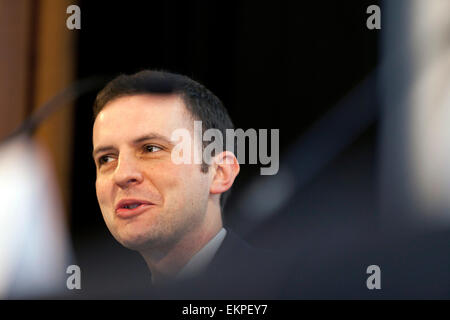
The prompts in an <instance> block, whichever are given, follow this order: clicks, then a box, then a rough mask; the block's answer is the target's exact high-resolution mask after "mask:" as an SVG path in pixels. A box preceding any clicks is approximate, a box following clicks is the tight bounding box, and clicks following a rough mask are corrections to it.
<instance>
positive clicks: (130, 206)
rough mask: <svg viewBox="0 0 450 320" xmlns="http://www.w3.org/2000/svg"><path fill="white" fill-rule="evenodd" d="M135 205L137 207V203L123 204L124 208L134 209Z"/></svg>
mask: <svg viewBox="0 0 450 320" xmlns="http://www.w3.org/2000/svg"><path fill="white" fill-rule="evenodd" d="M137 207H139V204H136V203H135V204H129V205H126V206H125V208H126V209H134V208H137Z"/></svg>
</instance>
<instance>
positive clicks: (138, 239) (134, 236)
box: [116, 230, 160, 251]
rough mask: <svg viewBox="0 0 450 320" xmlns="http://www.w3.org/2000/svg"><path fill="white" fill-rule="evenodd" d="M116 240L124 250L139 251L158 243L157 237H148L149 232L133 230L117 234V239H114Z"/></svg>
mask: <svg viewBox="0 0 450 320" xmlns="http://www.w3.org/2000/svg"><path fill="white" fill-rule="evenodd" d="M116 240H117V241H119V242H120V243H121V244H122V245H123V246H124V247H125V248H128V249H131V250H136V251H140V250H143V249H145V248H149V247H153V246H155V245H157V244H158V243H159V242H160V239H158V237H155V236H154V235H149V232H148V231H147V232H138V231H136V230H134V232H130V231H129V230H128V232H124V233H122V234H121V233H120V232H119V237H116Z"/></svg>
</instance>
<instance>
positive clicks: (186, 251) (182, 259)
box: [140, 207, 222, 284]
mask: <svg viewBox="0 0 450 320" xmlns="http://www.w3.org/2000/svg"><path fill="white" fill-rule="evenodd" d="M208 209H210V210H207V213H206V215H205V219H204V220H203V221H202V223H201V224H200V225H199V226H198V227H196V228H194V229H193V230H190V231H189V232H186V233H185V234H184V235H183V236H182V237H181V238H180V239H178V240H177V241H176V242H174V243H172V244H171V245H168V246H167V247H165V248H158V249H155V248H152V249H150V250H143V251H140V254H141V255H142V257H143V258H144V260H145V262H146V263H147V266H148V268H149V269H150V272H151V274H152V282H153V283H154V284H158V283H164V282H167V281H169V280H171V279H174V278H175V276H176V275H177V274H178V272H179V271H180V270H181V269H182V268H183V267H184V266H185V265H186V264H187V263H188V262H189V260H190V259H191V258H192V257H193V256H194V255H195V254H196V253H197V252H198V251H199V250H200V249H202V248H203V247H204V246H205V245H206V244H207V243H208V242H209V241H210V240H211V239H212V238H214V236H215V235H217V233H218V232H219V231H220V230H221V229H222V219H221V215H220V208H209V207H208ZM216 211H218V212H216Z"/></svg>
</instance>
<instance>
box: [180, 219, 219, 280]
mask: <svg viewBox="0 0 450 320" xmlns="http://www.w3.org/2000/svg"><path fill="white" fill-rule="evenodd" d="M226 235H227V230H225V228H222V229H221V230H220V231H219V232H218V233H217V234H216V235H215V236H214V237H213V238H212V239H211V240H210V241H209V242H208V243H207V244H206V245H205V246H204V247H203V248H201V249H200V251H198V252H197V253H196V254H195V255H194V256H193V257H192V258H191V259H190V260H189V262H188V263H187V264H186V265H185V266H184V267H183V268H182V269H181V270H180V272H179V273H178V274H177V276H176V279H186V278H189V277H193V276H195V275H197V274H199V273H200V272H201V271H203V270H204V269H206V267H207V266H208V265H209V264H210V263H211V261H212V259H213V258H214V256H215V254H216V252H217V250H219V247H220V245H221V244H222V242H223V240H224V239H225V236H226Z"/></svg>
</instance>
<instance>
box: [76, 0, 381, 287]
mask: <svg viewBox="0 0 450 320" xmlns="http://www.w3.org/2000/svg"><path fill="white" fill-rule="evenodd" d="M371 4H378V1H373V0H371V1H344V2H337V1H327V2H322V1H320V2H316V1H304V2H294V1H289V2H288V1H277V2H274V1H272V2H254V1H239V2H237V1H236V2H234V1H226V2H225V1H217V2H216V1H183V2H182V1H129V2H126V3H123V2H112V1H108V2H106V1H80V4H79V5H80V7H81V8H82V28H81V30H79V31H78V50H77V57H76V58H77V78H85V77H89V76H91V75H108V76H115V75H118V74H120V73H134V72H137V71H139V70H142V69H147V68H150V69H163V70H168V71H172V72H177V73H182V74H186V75H188V76H190V77H192V78H193V79H195V80H197V81H199V82H201V83H203V84H204V85H205V86H206V87H208V88H209V89H210V90H211V91H213V92H214V93H215V94H216V95H217V96H218V97H219V98H220V99H221V100H222V101H223V102H224V104H225V106H226V107H227V109H228V110H229V113H230V115H231V117H232V119H233V121H234V124H235V126H236V127H237V128H243V129H244V130H246V129H248V128H255V129H260V128H267V129H272V128H274V129H279V130H280V154H281V159H280V170H281V168H283V155H284V154H286V153H288V152H289V150H291V149H292V146H293V145H294V143H295V142H296V141H297V140H298V139H299V138H300V137H302V135H303V134H304V133H305V132H307V130H308V129H309V128H310V127H311V126H312V125H313V124H314V123H315V122H317V121H319V120H320V119H321V118H322V117H323V116H324V115H325V114H326V113H327V112H329V110H330V109H332V108H333V107H334V106H335V105H336V104H337V103H338V102H339V101H340V100H341V99H343V98H344V97H345V96H346V95H347V94H348V93H349V92H351V91H352V90H353V89H355V87H357V86H358V84H360V83H361V82H362V81H363V80H364V79H365V78H366V77H368V76H369V75H370V74H373V73H374V70H375V68H376V66H377V62H378V40H379V39H378V37H379V31H377V30H369V29H367V27H366V20H367V18H368V16H369V15H368V14H367V13H366V8H367V7H368V6H369V5H371ZM94 99H95V94H94V93H92V94H88V95H85V96H84V97H82V98H80V99H78V101H77V103H76V107H75V126H74V148H73V170H72V179H71V181H72V188H71V190H72V194H71V207H70V209H71V216H70V217H71V218H70V230H71V234H72V238H73V245H74V250H75V257H76V259H77V263H78V264H79V265H80V266H81V268H82V270H85V271H84V274H86V275H87V276H88V275H89V274H90V275H92V277H94V276H93V275H95V277H96V281H97V283H102V286H105V285H106V286H107V284H106V283H107V280H106V279H108V278H109V279H111V274H110V273H111V272H112V273H114V272H117V273H118V274H119V272H121V271H120V270H125V269H127V268H130V266H132V268H133V270H135V271H134V272H133V274H135V275H136V276H135V279H136V282H139V279H140V278H142V275H143V274H144V273H145V272H147V271H146V266H145V265H144V261H143V260H142V259H141V257H140V256H139V255H138V254H137V253H134V252H130V251H129V250H127V249H124V248H122V247H121V246H120V245H119V244H117V243H116V241H115V240H114V239H113V238H112V236H111V235H110V233H109V231H108V230H107V228H106V226H105V224H104V222H103V218H102V216H101V213H100V210H99V207H98V204H97V200H96V196H95V166H94V162H93V160H92V157H91V151H92V140H91V131H92V123H93V120H92V104H93V101H94ZM358 103H360V104H361V108H364V104H365V101H364V100H362V101H359V102H358ZM342 120H343V121H345V120H346V119H342ZM356 121H357V119H356ZM376 136H377V125H376V122H375V121H373V122H370V125H369V126H368V127H367V128H365V129H364V130H363V131H362V132H361V134H360V135H357V136H355V137H354V140H355V141H354V142H353V143H351V144H350V145H349V146H346V147H345V148H344V149H343V150H344V151H345V152H344V153H342V154H341V155H340V156H338V157H337V158H335V159H333V160H334V161H333V162H330V163H329V164H327V165H326V166H324V168H323V170H321V171H320V173H319V174H317V175H315V176H314V179H313V180H312V181H309V182H308V184H306V185H305V186H302V188H301V189H299V190H297V191H296V193H295V195H296V196H295V198H296V199H297V202H296V204H297V205H294V207H292V204H291V205H290V206H289V204H286V206H287V209H286V210H284V209H283V208H282V210H280V211H281V213H280V214H277V215H276V216H274V217H273V218H271V219H269V220H268V221H269V222H266V223H261V224H260V226H259V228H258V229H257V230H252V232H247V231H246V230H247V229H245V226H251V225H252V224H254V222H252V221H246V220H245V218H243V219H239V216H237V215H238V213H237V210H232V209H230V208H231V207H233V205H234V204H235V203H236V201H238V200H239V194H241V193H242V192H243V190H244V189H245V188H247V187H248V185H249V184H250V182H251V181H252V179H253V178H254V177H255V176H258V175H259V170H260V165H248V164H247V165H242V166H241V172H240V174H239V177H238V179H237V181H236V183H235V185H234V186H233V192H232V195H231V196H230V199H229V202H228V206H227V210H226V221H227V222H228V226H229V227H231V228H232V229H235V230H237V231H238V233H239V234H240V235H241V236H242V237H244V238H246V239H247V240H249V241H250V242H252V243H254V244H257V245H260V246H265V247H273V245H274V243H271V241H270V240H268V239H270V237H268V238H265V237H261V236H255V235H260V234H261V232H263V233H265V234H267V235H270V234H271V231H272V233H273V232H275V233H276V232H279V231H280V230H284V231H282V232H281V235H283V237H287V238H289V236H292V234H296V233H299V232H302V230H303V229H305V230H306V229H308V228H309V227H310V224H311V223H312V224H314V222H313V221H316V222H318V221H321V219H324V218H325V219H328V218H336V217H338V216H339V217H341V218H340V219H347V218H349V219H351V217H353V216H358V215H360V216H361V215H362V216H364V218H367V217H369V218H370V217H373V218H375V216H376V212H375V211H374V210H373V209H374V199H375V183H376V181H375V174H374V172H375V166H376V158H375V156H376V155H375V148H376ZM331 143H332V142H331ZM267 179H270V178H267ZM355 192H356V193H357V196H356V198H358V200H359V201H360V202H361V203H363V204H364V206H363V208H362V211H361V207H360V206H357V205H355V204H354V203H353V204H351V205H350V206H347V207H348V209H351V210H346V209H345V203H348V201H351V199H355ZM299 197H300V198H299ZM265 200H266V201H270V199H265ZM299 203H301V204H302V205H301V206H303V207H301V206H300V207H299V205H298V204H299ZM326 204H327V205H326ZM343 204H344V207H343V208H342V205H343ZM324 205H325V206H324ZM336 205H341V208H340V209H339V210H338V212H336V210H333V207H334V209H335V206H336ZM286 216H288V217H289V216H290V217H292V216H295V217H300V218H301V219H302V223H300V224H295V225H292V224H291V221H292V220H289V219H286ZM240 221H242V223H240ZM286 223H288V224H289V228H286V225H285V224H286ZM269 226H270V227H269ZM277 243H278V242H277ZM275 247H276V245H275ZM102 256H104V257H105V258H101V259H99V257H102ZM108 257H109V258H108ZM112 257H116V258H115V259H113V258H112ZM117 257H123V258H121V259H117ZM108 259H110V260H108ZM118 260H120V261H118ZM99 261H101V263H102V264H103V265H99ZM106 265H107V266H108V267H107V268H106V267H105V266H106ZM122 265H123V266H122ZM121 268H122V269H121ZM102 270H103V271H102ZM104 272H106V274H105V273H104ZM100 275H101V276H100ZM99 276H100V277H102V276H103V277H104V278H105V280H104V282H101V281H100V280H99ZM88 277H89V276H88ZM88 282H89V281H88ZM103 289H105V290H107V288H103Z"/></svg>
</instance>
